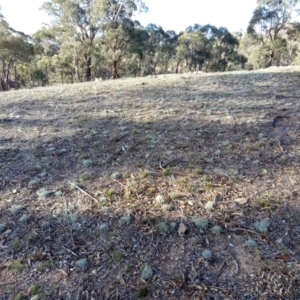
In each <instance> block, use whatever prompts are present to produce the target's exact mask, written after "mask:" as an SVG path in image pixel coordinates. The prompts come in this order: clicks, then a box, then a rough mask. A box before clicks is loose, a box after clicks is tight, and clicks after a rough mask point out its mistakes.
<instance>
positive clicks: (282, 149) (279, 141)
mask: <svg viewBox="0 0 300 300" xmlns="http://www.w3.org/2000/svg"><path fill="white" fill-rule="evenodd" d="M277 142H278V146H279V148H280V150H281V153H282V154H285V153H284V151H283V149H282V147H281V144H280V141H279V140H277Z"/></svg>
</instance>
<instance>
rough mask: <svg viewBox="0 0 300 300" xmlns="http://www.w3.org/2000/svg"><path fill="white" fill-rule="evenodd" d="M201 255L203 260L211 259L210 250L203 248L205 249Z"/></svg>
mask: <svg viewBox="0 0 300 300" xmlns="http://www.w3.org/2000/svg"><path fill="white" fill-rule="evenodd" d="M201 256H202V258H204V259H205V260H211V258H212V252H211V250H209V249H205V250H203V251H202V254H201Z"/></svg>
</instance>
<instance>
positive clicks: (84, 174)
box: [79, 172, 93, 182]
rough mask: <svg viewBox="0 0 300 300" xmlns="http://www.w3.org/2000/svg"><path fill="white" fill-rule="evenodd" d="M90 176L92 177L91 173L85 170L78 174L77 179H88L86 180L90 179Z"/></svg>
mask: <svg viewBox="0 0 300 300" xmlns="http://www.w3.org/2000/svg"><path fill="white" fill-rule="evenodd" d="M92 178H93V176H92V174H90V173H86V172H85V173H83V174H81V175H80V176H79V181H80V182H82V181H88V180H91V179H92Z"/></svg>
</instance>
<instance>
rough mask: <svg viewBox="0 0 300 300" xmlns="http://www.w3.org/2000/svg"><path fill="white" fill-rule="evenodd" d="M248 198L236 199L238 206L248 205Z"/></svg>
mask: <svg viewBox="0 0 300 300" xmlns="http://www.w3.org/2000/svg"><path fill="white" fill-rule="evenodd" d="M248 200H249V199H248V198H246V197H241V198H236V199H234V202H236V203H238V204H246V203H247V202H248Z"/></svg>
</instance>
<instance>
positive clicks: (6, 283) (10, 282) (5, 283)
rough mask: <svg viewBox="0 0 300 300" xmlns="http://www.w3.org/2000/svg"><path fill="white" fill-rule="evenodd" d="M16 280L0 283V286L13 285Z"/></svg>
mask: <svg viewBox="0 0 300 300" xmlns="http://www.w3.org/2000/svg"><path fill="white" fill-rule="evenodd" d="M16 282H17V280H15V281H9V282H0V286H3V285H8V284H13V283H16Z"/></svg>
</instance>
